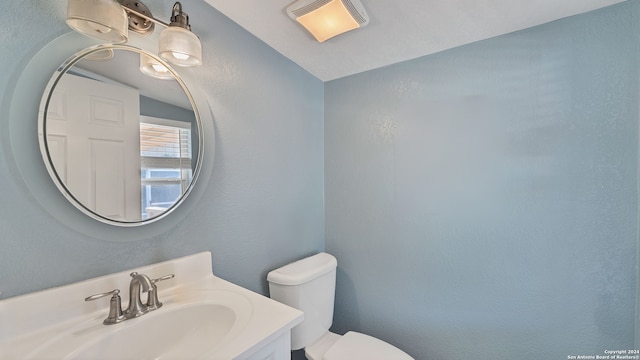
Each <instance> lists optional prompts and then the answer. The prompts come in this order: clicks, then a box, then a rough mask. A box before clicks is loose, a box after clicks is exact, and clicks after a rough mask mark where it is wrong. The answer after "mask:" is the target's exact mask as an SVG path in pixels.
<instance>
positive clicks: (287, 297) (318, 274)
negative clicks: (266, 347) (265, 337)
mask: <svg viewBox="0 0 640 360" xmlns="http://www.w3.org/2000/svg"><path fill="white" fill-rule="evenodd" d="M337 266H338V262H337V260H336V258H335V257H334V256H333V255H330V254H327V253H319V254H316V255H313V256H310V257H307V258H304V259H302V260H298V261H296V262H293V263H291V264H288V265H285V266H283V267H281V268H278V269H276V270H273V271H271V272H269V274H268V275H267V281H268V282H269V293H270V296H271V298H272V299H274V300H276V301H278V302H281V303H283V304H286V305H289V306H291V307H294V308H296V309H298V310H301V311H303V312H304V320H303V322H302V323H300V324H299V325H297V326H296V327H294V328H293V329H292V330H291V349H292V350H299V349H302V348H304V353H305V356H306V357H307V359H309V360H353V359H367V360H414V359H413V358H412V357H411V356H409V355H407V354H406V353H405V352H403V351H402V350H400V349H398V348H397V347H395V346H393V345H391V344H388V343H386V342H384V341H382V340H379V339H376V338H374V337H372V336H369V335H365V334H361V333H358V332H355V331H349V332H347V333H346V334H344V335H338V334H334V333H332V332H330V331H329V328H330V327H331V324H332V323H333V303H334V298H335V290H336V267H337Z"/></svg>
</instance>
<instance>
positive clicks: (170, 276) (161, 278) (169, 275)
mask: <svg viewBox="0 0 640 360" xmlns="http://www.w3.org/2000/svg"><path fill="white" fill-rule="evenodd" d="M174 277H176V274H167V275H165V276H161V277H159V278H157V279H153V280H151V282H152V283H154V284H155V283H157V282H158V281H163V280H169V279H173V278H174Z"/></svg>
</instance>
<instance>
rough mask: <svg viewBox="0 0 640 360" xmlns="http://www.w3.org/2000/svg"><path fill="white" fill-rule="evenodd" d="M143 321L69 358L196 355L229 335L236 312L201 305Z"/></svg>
mask: <svg viewBox="0 0 640 360" xmlns="http://www.w3.org/2000/svg"><path fill="white" fill-rule="evenodd" d="M140 320H142V321H139V322H136V323H133V322H132V323H131V326H129V327H127V328H125V329H122V330H120V331H116V332H114V333H111V334H108V335H106V336H104V337H102V338H101V339H100V340H99V341H96V342H95V343H94V344H91V345H89V346H86V347H83V348H81V349H79V350H78V351H75V352H74V353H73V354H71V356H68V357H67V359H70V360H71V359H122V360H125V359H131V360H139V359H184V358H196V357H199V356H202V355H203V354H205V353H207V352H209V351H210V350H211V348H212V347H215V346H216V345H217V344H219V343H220V342H221V341H222V340H223V339H224V337H225V336H226V335H228V334H229V332H230V331H231V330H232V329H233V326H234V324H235V322H236V314H235V312H234V311H233V309H231V308H229V307H227V306H223V305H217V304H206V305H202V304H198V305H194V306H189V307H184V308H182V309H179V310H175V311H170V312H164V313H158V316H154V317H148V318H145V319H140ZM159 329H160V330H159ZM115 344H117V345H116V346H114V345H115Z"/></svg>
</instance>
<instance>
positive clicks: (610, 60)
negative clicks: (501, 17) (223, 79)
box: [325, 1, 640, 360]
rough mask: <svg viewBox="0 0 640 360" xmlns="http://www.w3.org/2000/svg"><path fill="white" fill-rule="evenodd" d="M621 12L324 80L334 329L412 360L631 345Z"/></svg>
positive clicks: (634, 127)
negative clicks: (358, 334)
mask: <svg viewBox="0 0 640 360" xmlns="http://www.w3.org/2000/svg"><path fill="white" fill-rule="evenodd" d="M638 13H639V3H638V2H637V1H631V2H626V3H623V4H621V5H617V6H613V7H609V8H605V9H602V10H599V11H596V12H592V13H588V14H583V15H580V16H576V17H571V18H567V19H563V20H561V21H557V22H553V23H549V24H546V25H543V26H540V27H536V28H531V29H527V30H525V31H521V32H517V33H513V34H509V35H506V36H502V37H498V38H494V39H490V40H487V41H482V42H479V43H475V44H471V45H468V46H463V47H460V48H457V49H454V50H451V51H446V52H443V53H440V54H436V55H433V56H427V57H424V58H420V59H416V60H413V61H409V62H404V63H400V64H396V65H393V66H389V67H386V68H382V69H378V70H373V71H370V72H366V73H362V74H358V75H354V76H351V77H347V78H343V79H338V80H335V81H331V82H328V83H326V86H325V206H326V227H325V236H326V240H325V243H326V245H325V246H326V250H327V251H328V252H330V253H333V254H335V255H336V257H337V258H338V266H339V272H338V284H337V300H336V316H335V322H334V329H335V330H336V331H337V332H344V331H346V330H360V331H363V332H366V333H369V334H372V335H374V336H378V337H380V338H383V339H385V340H388V341H390V342H391V343H393V344H396V345H398V346H399V347H401V348H403V349H405V350H406V351H407V352H409V353H410V354H411V355H413V356H415V357H416V358H417V359H423V360H426V359H429V360H440V359H442V360H444V359H448V360H451V359H461V360H462V359H495V360H506V359H566V358H567V356H568V355H572V354H573V355H596V354H599V355H602V354H603V351H604V350H605V349H627V348H633V346H634V321H635V303H636V271H637V270H636V264H637V260H636V254H637V231H638V210H637V205H638V204H637V187H638V185H637V180H638V179H637V163H638V155H637V153H638V95H639V94H638V67H639V64H640V59H639V57H638V33H639V32H638V22H639V19H640V18H639V17H638Z"/></svg>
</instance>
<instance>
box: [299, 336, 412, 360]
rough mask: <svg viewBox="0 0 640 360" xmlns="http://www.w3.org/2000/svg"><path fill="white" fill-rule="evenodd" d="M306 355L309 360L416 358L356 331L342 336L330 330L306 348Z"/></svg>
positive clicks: (397, 359)
mask: <svg viewBox="0 0 640 360" xmlns="http://www.w3.org/2000/svg"><path fill="white" fill-rule="evenodd" d="M305 355H306V356H307V358H308V359H309V360H351V359H367V360H414V359H413V358H412V357H411V356H409V355H407V354H406V353H405V352H404V351H402V350H400V349H398V348H397V347H395V346H393V345H391V344H389V343H386V342H384V341H382V340H380V339H376V338H374V337H373V336H369V335H365V334H362V333H358V332H355V331H349V332H347V333H346V334H344V335H342V336H340V335H337V334H334V333H331V332H328V333H327V334H325V335H324V336H322V337H321V338H320V339H319V340H318V341H316V342H315V343H313V345H310V346H308V347H307V348H305Z"/></svg>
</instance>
